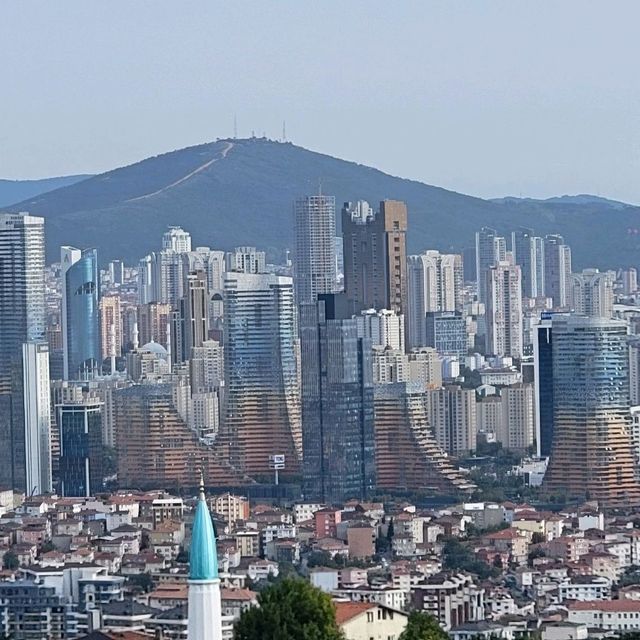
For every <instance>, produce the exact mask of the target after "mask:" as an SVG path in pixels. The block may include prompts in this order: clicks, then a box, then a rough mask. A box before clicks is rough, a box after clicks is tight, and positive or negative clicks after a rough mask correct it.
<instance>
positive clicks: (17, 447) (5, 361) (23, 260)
mask: <svg viewBox="0 0 640 640" xmlns="http://www.w3.org/2000/svg"><path fill="white" fill-rule="evenodd" d="M44 264H45V258H44V218H38V217H35V216H30V215H28V214H26V213H0V485H2V486H6V487H12V488H15V489H19V490H21V491H24V490H26V488H27V487H26V477H25V473H26V458H25V456H26V453H25V422H24V398H23V365H22V345H23V344H24V343H25V342H31V341H38V340H43V339H44V336H45V319H46V307H45V283H44Z"/></svg>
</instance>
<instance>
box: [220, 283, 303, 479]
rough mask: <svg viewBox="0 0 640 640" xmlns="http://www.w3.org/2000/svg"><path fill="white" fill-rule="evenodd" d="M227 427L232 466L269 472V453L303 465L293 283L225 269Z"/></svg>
mask: <svg viewBox="0 0 640 640" xmlns="http://www.w3.org/2000/svg"><path fill="white" fill-rule="evenodd" d="M224 315H225V318H224V354H225V355H224V365H225V367H224V369H225V396H226V410H225V424H224V433H223V434H221V435H222V438H223V440H226V441H227V442H229V443H230V454H231V462H232V464H233V465H234V466H235V467H236V468H237V469H239V470H241V471H242V472H244V473H248V474H249V475H254V476H256V477H266V476H268V477H271V472H270V468H269V457H270V456H271V455H284V456H285V470H284V475H288V474H293V475H297V474H298V473H299V470H300V459H301V454H302V442H301V432H300V383H299V372H298V338H297V333H298V332H297V322H296V307H295V303H294V294H293V280H292V279H291V278H288V277H283V276H276V275H273V274H270V273H258V274H254V273H240V272H234V271H231V272H227V273H226V274H225V280H224Z"/></svg>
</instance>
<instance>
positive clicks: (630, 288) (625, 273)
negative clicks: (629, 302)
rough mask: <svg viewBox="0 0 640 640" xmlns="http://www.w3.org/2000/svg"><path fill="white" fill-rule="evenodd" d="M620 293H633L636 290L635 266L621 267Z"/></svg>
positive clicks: (636, 274) (636, 275) (626, 294)
mask: <svg viewBox="0 0 640 640" xmlns="http://www.w3.org/2000/svg"><path fill="white" fill-rule="evenodd" d="M621 279H622V293H623V294H624V295H625V296H630V295H633V294H634V293H636V292H637V291H638V270H637V269H636V268H635V267H629V268H628V269H623V270H622V273H621Z"/></svg>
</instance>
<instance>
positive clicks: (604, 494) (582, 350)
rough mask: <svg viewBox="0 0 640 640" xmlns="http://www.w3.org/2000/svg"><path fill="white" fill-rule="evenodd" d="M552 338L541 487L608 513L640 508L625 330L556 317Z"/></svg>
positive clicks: (598, 320) (622, 325)
mask: <svg viewBox="0 0 640 640" xmlns="http://www.w3.org/2000/svg"><path fill="white" fill-rule="evenodd" d="M552 334H553V342H552V356H553V363H552V368H553V421H554V434H553V445H552V449H551V458H550V460H549V466H548V469H547V473H546V475H545V479H544V487H545V488H546V489H547V491H548V492H550V493H558V494H562V495H563V496H567V497H577V498H585V497H586V498H587V499H591V500H597V501H598V502H599V503H600V504H602V505H605V506H616V505H620V506H629V505H632V504H638V503H640V484H639V482H638V479H637V476H636V469H635V462H634V460H635V458H634V452H633V446H632V441H631V434H630V421H631V416H630V413H629V406H630V402H629V352H628V345H627V325H626V324H625V323H624V322H622V321H618V320H609V319H604V318H588V317H584V316H565V317H557V318H553V320H552Z"/></svg>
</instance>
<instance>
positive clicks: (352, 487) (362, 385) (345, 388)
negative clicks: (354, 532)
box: [300, 294, 375, 503]
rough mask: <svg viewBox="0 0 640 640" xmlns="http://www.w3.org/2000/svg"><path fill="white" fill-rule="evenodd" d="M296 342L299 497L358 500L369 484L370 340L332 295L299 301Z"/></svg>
mask: <svg viewBox="0 0 640 640" xmlns="http://www.w3.org/2000/svg"><path fill="white" fill-rule="evenodd" d="M300 343H301V345H300V346H301V355H302V357H301V362H302V437H303V452H304V458H303V459H304V464H303V479H304V494H305V499H307V500H321V501H322V502H328V503H342V502H344V501H345V500H348V499H350V498H356V499H364V498H366V497H367V496H369V495H370V494H371V493H372V492H373V490H374V488H375V454H374V449H375V441H374V429H373V380H372V359H371V358H372V354H371V341H370V340H369V339H367V338H359V337H358V327H357V321H356V319H355V318H351V317H349V314H348V312H347V302H346V300H345V298H344V294H334V295H320V298H319V300H318V302H316V303H308V304H303V305H301V307H300Z"/></svg>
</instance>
